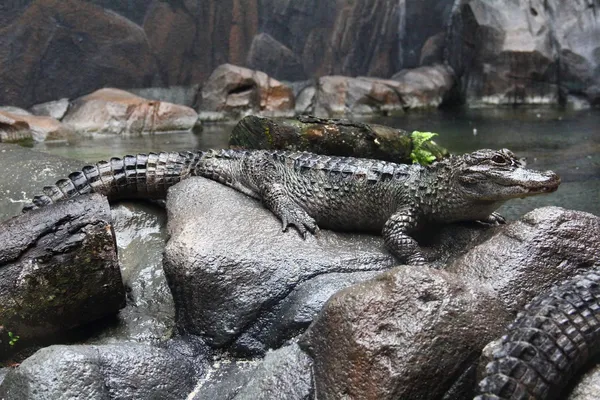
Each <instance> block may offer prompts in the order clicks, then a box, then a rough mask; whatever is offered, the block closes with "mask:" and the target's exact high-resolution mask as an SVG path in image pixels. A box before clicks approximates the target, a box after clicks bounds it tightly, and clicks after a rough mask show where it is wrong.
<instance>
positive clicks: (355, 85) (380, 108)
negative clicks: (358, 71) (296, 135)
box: [311, 76, 403, 118]
mask: <svg viewBox="0 0 600 400" xmlns="http://www.w3.org/2000/svg"><path fill="white" fill-rule="evenodd" d="M386 83H388V82H387V81H385V80H380V79H361V78H349V77H346V76H324V77H321V78H319V80H318V83H317V89H316V93H315V97H314V99H313V100H312V103H313V105H314V107H313V109H312V110H311V113H313V114H314V115H316V116H319V117H338V118H339V117H349V116H360V115H373V114H375V115H377V114H388V113H393V112H402V110H403V106H402V101H401V98H400V96H399V94H398V93H397V92H396V91H395V90H394V88H392V87H390V86H389V85H387V84H386ZM393 84H395V83H393Z"/></svg>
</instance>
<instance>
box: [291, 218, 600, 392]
mask: <svg viewBox="0 0 600 400" xmlns="http://www.w3.org/2000/svg"><path fill="white" fill-rule="evenodd" d="M444 229H445V230H446V233H442V234H441V236H442V239H443V236H447V235H448V233H451V232H452V231H454V232H455V236H456V238H457V239H459V240H458V241H456V242H454V241H452V242H450V244H451V246H452V247H453V248H454V249H452V248H450V249H447V250H446V249H445V245H444V244H443V243H435V242H436V240H434V241H433V242H434V244H433V245H434V247H437V248H438V249H442V250H443V252H444V253H446V254H448V255H450V258H449V259H446V260H443V259H444V258H445V257H442V260H443V262H444V264H447V268H446V271H438V270H435V269H430V268H428V269H423V268H415V267H411V266H403V267H398V268H395V269H393V270H391V271H388V272H386V273H384V274H381V275H379V276H377V277H376V278H374V279H372V280H371V281H368V282H363V283H360V284H357V285H354V286H352V287H349V288H347V289H344V290H342V291H340V292H338V293H337V294H335V295H333V296H332V297H331V298H330V300H329V301H328V302H327V303H326V304H325V306H324V308H323V310H322V311H321V313H320V314H319V315H318V316H317V317H316V318H315V320H314V321H313V324H312V325H311V327H310V328H309V330H308V331H307V332H306V333H305V334H304V335H303V336H302V337H301V339H300V345H301V347H302V348H303V349H305V350H306V351H307V352H308V353H309V355H311V356H312V358H313V360H314V371H315V372H314V373H315V382H316V396H317V397H318V398H323V399H329V398H331V399H337V398H341V397H343V395H345V396H348V397H351V398H377V399H396V398H411V399H429V398H441V397H442V395H444V394H446V395H445V397H444V398H447V399H454V398H470V397H469V391H468V390H467V389H465V388H473V384H474V383H475V382H474V379H475V374H474V373H473V372H474V369H475V364H476V362H477V356H478V355H479V353H480V352H481V351H482V349H484V346H485V345H486V344H487V343H489V342H490V341H491V340H493V339H496V338H497V337H498V336H499V335H500V334H501V333H502V332H503V331H504V327H505V326H506V325H507V324H508V323H509V322H510V321H512V319H513V318H514V316H515V315H516V313H517V312H518V311H519V310H520V309H522V307H523V306H524V305H525V304H526V303H528V302H529V301H530V300H531V299H532V298H533V297H534V296H535V295H537V294H538V293H540V292H542V291H544V290H546V289H548V288H549V287H551V286H553V285H554V284H556V283H559V282H562V281H563V280H565V279H567V278H570V277H573V276H575V275H577V274H578V273H581V272H583V271H586V270H587V269H588V268H590V267H591V266H592V265H595V264H597V263H599V262H600V218H599V217H596V216H594V215H591V214H588V213H584V212H578V211H570V210H565V209H561V208H558V207H545V208H541V209H537V210H534V211H532V212H530V213H528V214H527V215H525V216H524V217H523V218H522V219H521V220H519V221H516V222H514V223H511V224H509V225H506V226H501V227H496V228H492V229H486V230H478V231H471V234H468V233H469V232H468V231H467V232H464V228H460V229H456V227H453V226H451V225H447V226H446V227H445V228H444ZM437 241H439V238H438V239H437ZM442 242H443V240H442ZM461 242H463V243H461ZM465 242H466V243H465ZM457 249H461V250H460V251H457ZM434 265H439V264H437V263H436V264H434ZM457 380H458V381H462V382H461V384H459V385H456V384H455V381H457ZM432 382H435V384H432ZM469 382H470V384H469ZM461 390H462V392H461ZM452 391H454V392H452ZM449 393H453V394H452V395H449ZM459 394H460V395H459Z"/></svg>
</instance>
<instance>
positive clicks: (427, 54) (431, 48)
mask: <svg viewBox="0 0 600 400" xmlns="http://www.w3.org/2000/svg"><path fill="white" fill-rule="evenodd" d="M445 44H446V33H445V32H439V33H437V34H435V35H433V36H431V37H430V38H429V39H427V40H426V41H425V43H423V47H422V48H421V57H420V58H419V66H424V65H436V64H441V63H443V62H444V46H445Z"/></svg>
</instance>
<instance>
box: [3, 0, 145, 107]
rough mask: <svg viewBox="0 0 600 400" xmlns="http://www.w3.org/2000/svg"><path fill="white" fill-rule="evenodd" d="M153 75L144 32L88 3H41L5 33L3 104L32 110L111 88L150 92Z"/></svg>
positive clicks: (47, 0) (43, 0) (52, 0)
mask: <svg viewBox="0 0 600 400" xmlns="http://www.w3.org/2000/svg"><path fill="white" fill-rule="evenodd" d="M16 3H18V2H16ZM154 74H155V66H154V62H153V58H152V53H151V51H150V47H149V45H148V42H147V39H146V35H145V33H144V31H143V30H142V29H141V27H140V26H138V25H136V24H135V23H133V22H131V21H130V20H128V19H126V18H124V17H122V16H120V15H118V14H115V13H113V12H107V11H106V10H104V9H102V8H101V7H97V6H95V5H92V4H89V3H85V2H82V1H78V0H65V1H62V0H38V1H35V2H33V3H31V5H30V6H29V7H28V8H27V9H26V10H24V11H23V13H22V14H21V15H20V16H19V17H18V18H16V19H14V20H13V21H12V23H11V24H9V25H4V27H3V28H2V29H0V77H1V78H0V87H2V90H0V103H1V104H14V105H19V106H31V105H33V104H35V103H41V102H44V101H50V100H56V99H57V98H60V97H69V98H73V97H77V96H80V95H82V94H84V93H89V92H91V91H93V90H95V89H97V88H98V87H102V86H107V85H111V84H112V85H115V86H120V87H127V86H143V85H146V86H148V85H150V84H151V83H152V79H153V76H154Z"/></svg>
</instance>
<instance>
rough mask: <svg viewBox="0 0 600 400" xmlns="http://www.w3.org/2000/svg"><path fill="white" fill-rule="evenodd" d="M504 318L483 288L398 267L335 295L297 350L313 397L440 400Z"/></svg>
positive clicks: (437, 272)
mask: <svg viewBox="0 0 600 400" xmlns="http://www.w3.org/2000/svg"><path fill="white" fill-rule="evenodd" d="M508 318H509V315H508V313H506V311H504V310H503V309H502V307H501V303H500V302H499V301H498V300H496V299H495V296H494V293H493V292H492V291H491V290H489V288H487V287H485V286H483V285H480V284H477V283H472V282H466V281H463V280H462V279H461V278H460V277H459V276H458V275H454V274H451V273H448V272H444V271H440V270H435V269H432V268H422V267H421V268H419V267H412V266H401V267H397V268H394V269H392V270H390V271H388V272H385V273H383V274H381V275H379V276H377V277H376V278H374V279H372V280H370V281H367V282H364V283H360V284H357V285H354V286H352V287H349V288H347V289H344V290H342V291H340V292H338V293H336V294H335V295H333V296H332V297H331V298H330V299H329V301H328V302H327V303H326V304H325V306H324V308H323V310H322V311H321V313H320V314H319V316H318V317H317V318H316V319H315V320H314V322H313V324H312V325H311V327H310V328H309V329H308V331H307V332H306V334H305V336H304V337H303V338H302V339H301V342H300V345H301V347H302V348H304V349H306V351H307V352H308V353H309V355H311V356H312V358H313V360H314V364H313V368H314V377H315V385H316V394H317V396H318V398H319V399H326V400H327V399H332V400H333V399H341V398H351V399H365V400H366V399H378V400H393V399H415V400H418V399H422V400H425V399H438V398H441V397H442V395H443V393H444V392H445V390H446V389H447V388H448V387H449V386H450V385H451V384H452V383H453V382H454V380H456V379H457V378H458V376H460V374H461V373H462V371H463V369H464V368H465V366H466V363H465V361H468V360H469V359H473V358H474V357H476V355H477V354H478V353H479V352H480V351H481V349H482V348H483V347H484V346H485V345H486V344H487V342H489V340H490V339H492V338H494V337H495V335H497V333H498V332H500V331H501V330H502V329H503V327H504V322H505V321H506V320H507V319H508Z"/></svg>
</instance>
